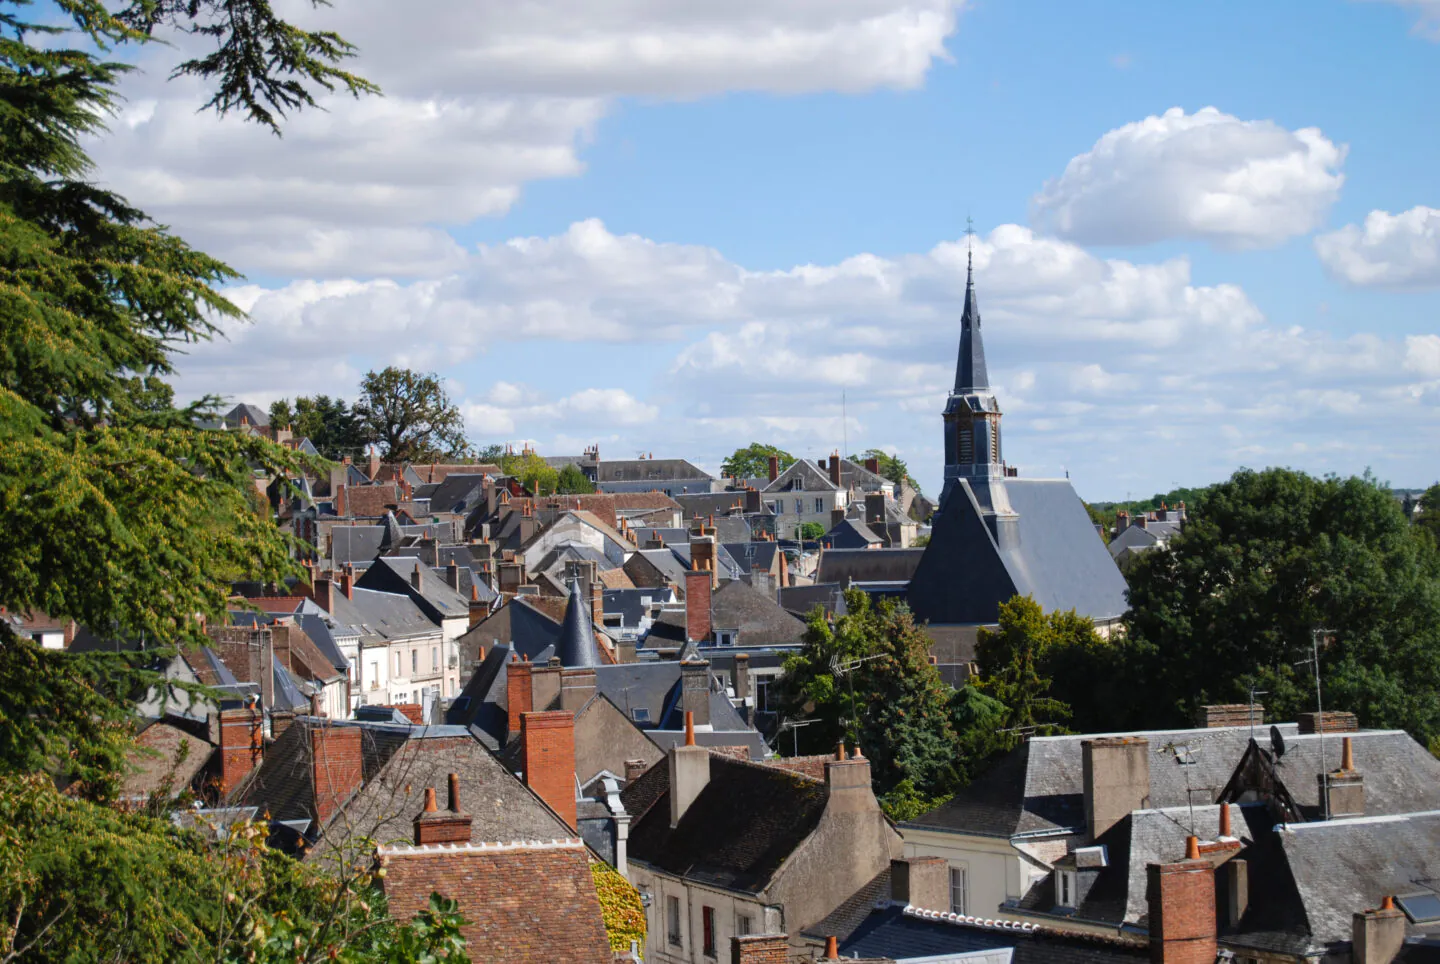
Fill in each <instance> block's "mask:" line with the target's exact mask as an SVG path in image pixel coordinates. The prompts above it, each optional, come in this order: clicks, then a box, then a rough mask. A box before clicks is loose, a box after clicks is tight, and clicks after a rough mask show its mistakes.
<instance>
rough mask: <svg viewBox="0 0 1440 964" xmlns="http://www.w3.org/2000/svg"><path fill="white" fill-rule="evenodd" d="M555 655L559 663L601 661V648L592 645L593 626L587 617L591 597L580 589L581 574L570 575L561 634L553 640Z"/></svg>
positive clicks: (592, 664)
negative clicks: (586, 595) (568, 596)
mask: <svg viewBox="0 0 1440 964" xmlns="http://www.w3.org/2000/svg"><path fill="white" fill-rule="evenodd" d="M555 655H556V656H559V657H560V665H561V666H568V667H575V666H584V667H588V668H592V669H593V668H594V667H596V666H599V665H600V651H599V650H598V649H597V648H596V646H595V626H594V624H593V623H592V622H591V620H590V601H589V600H588V599H586V598H584V596H583V594H582V593H581V592H580V578H579V576H576V575H573V574H572V575H571V577H570V601H569V603H567V604H566V606H565V621H564V622H562V623H561V624H560V638H559V639H557V640H556V641H555Z"/></svg>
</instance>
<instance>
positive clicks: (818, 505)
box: [815, 495, 825, 515]
mask: <svg viewBox="0 0 1440 964" xmlns="http://www.w3.org/2000/svg"><path fill="white" fill-rule="evenodd" d="M824 511H825V500H824V499H823V498H822V497H820V496H818V495H817V496H816V497H815V514H816V515H819V514H820V513H822V512H824Z"/></svg>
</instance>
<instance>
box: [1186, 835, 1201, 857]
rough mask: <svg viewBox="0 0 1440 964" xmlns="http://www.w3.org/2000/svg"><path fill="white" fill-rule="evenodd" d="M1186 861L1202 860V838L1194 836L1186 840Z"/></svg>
mask: <svg viewBox="0 0 1440 964" xmlns="http://www.w3.org/2000/svg"><path fill="white" fill-rule="evenodd" d="M1185 859H1186V860H1199V859H1200V838H1199V837H1196V836H1194V835H1193V834H1192V835H1191V836H1189V837H1186V838H1185Z"/></svg>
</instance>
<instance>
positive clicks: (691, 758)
mask: <svg viewBox="0 0 1440 964" xmlns="http://www.w3.org/2000/svg"><path fill="white" fill-rule="evenodd" d="M668 763H669V766H670V826H672V827H675V826H678V825H679V824H680V818H681V817H683V816H685V811H686V810H689V809H690V804H692V803H694V802H695V798H696V797H698V796H700V792H701V791H702V790H704V789H705V785H706V784H708V783H709V782H710V751H709V750H707V749H705V747H703V746H696V745H695V720H694V718H693V717H691V715H690V714H689V713H686V714H685V742H684V743H676V744H675V745H674V746H672V747H671V748H670V753H669V761H668Z"/></svg>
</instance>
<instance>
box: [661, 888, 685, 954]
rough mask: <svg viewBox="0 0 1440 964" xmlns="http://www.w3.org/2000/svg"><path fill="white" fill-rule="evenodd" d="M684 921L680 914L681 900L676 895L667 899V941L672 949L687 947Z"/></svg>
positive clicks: (669, 895) (667, 896) (668, 896)
mask: <svg viewBox="0 0 1440 964" xmlns="http://www.w3.org/2000/svg"><path fill="white" fill-rule="evenodd" d="M683 924H684V919H683V917H682V915H681V913H680V898H679V897H676V896H675V895H674V894H668V895H666V897H665V939H666V941H668V942H669V944H670V946H671V947H684V946H685V928H684V927H683V926H682V925H683Z"/></svg>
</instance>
